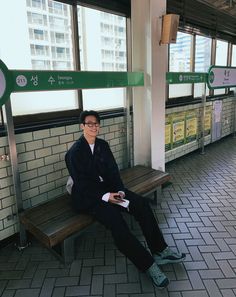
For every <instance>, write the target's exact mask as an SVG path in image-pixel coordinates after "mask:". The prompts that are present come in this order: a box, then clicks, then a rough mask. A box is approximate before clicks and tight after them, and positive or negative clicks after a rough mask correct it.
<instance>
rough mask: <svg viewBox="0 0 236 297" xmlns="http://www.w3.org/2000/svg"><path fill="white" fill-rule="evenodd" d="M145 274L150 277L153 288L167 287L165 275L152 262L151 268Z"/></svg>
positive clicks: (167, 281)
mask: <svg viewBox="0 0 236 297" xmlns="http://www.w3.org/2000/svg"><path fill="white" fill-rule="evenodd" d="M146 273H147V274H148V275H149V276H150V277H151V279H152V281H153V283H154V285H155V286H157V287H158V288H160V289H164V288H166V287H167V286H168V285H169V280H168V278H167V277H166V276H165V274H164V273H163V272H162V271H161V270H160V268H159V267H158V266H157V264H156V263H155V262H154V263H153V264H152V266H151V267H149V268H148V270H147V271H146Z"/></svg>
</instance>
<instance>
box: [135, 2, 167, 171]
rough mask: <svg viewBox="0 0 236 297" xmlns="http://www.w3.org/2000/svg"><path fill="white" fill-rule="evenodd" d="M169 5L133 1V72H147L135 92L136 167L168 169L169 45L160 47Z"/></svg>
mask: <svg viewBox="0 0 236 297" xmlns="http://www.w3.org/2000/svg"><path fill="white" fill-rule="evenodd" d="M165 11H166V1H165V0H164V1H156V0H145V1H143V0H131V28H132V70H133V71H144V74H145V86H144V87H140V88H134V91H133V111H134V164H143V165H151V166H152V167H153V168H155V169H162V170H164V168H165V93H166V83H165V73H166V71H167V45H161V46H160V45H159V41H160V39H161V26H162V19H161V18H162V16H163V15H164V14H165Z"/></svg>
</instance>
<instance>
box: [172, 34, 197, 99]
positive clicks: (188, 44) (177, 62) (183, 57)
mask: <svg viewBox="0 0 236 297" xmlns="http://www.w3.org/2000/svg"><path fill="white" fill-rule="evenodd" d="M191 49H192V36H191V35H190V34H185V33H182V32H178V35H177V42H176V43H175V44H171V45H170V54H169V71H170V72H189V71H192V51H191ZM190 95H192V85H191V84H178V85H170V86H169V98H175V97H183V96H190Z"/></svg>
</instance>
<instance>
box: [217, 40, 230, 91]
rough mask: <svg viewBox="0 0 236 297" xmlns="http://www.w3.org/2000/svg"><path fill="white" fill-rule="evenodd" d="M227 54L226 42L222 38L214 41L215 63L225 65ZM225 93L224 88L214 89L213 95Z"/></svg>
mask: <svg viewBox="0 0 236 297" xmlns="http://www.w3.org/2000/svg"><path fill="white" fill-rule="evenodd" d="M227 54H228V43H227V42H225V41H222V40H217V41H216V62H215V65H218V66H226V65H227ZM221 94H225V89H216V90H214V95H221Z"/></svg>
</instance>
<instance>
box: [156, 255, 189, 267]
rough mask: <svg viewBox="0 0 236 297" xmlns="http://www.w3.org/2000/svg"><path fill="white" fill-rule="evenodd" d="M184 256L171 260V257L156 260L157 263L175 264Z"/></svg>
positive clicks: (182, 259)
mask: <svg viewBox="0 0 236 297" xmlns="http://www.w3.org/2000/svg"><path fill="white" fill-rule="evenodd" d="M185 258H186V256H185V257H184V258H181V259H178V260H172V259H165V260H164V259H163V260H160V261H158V260H156V261H155V262H156V264H157V265H165V264H175V263H181V262H183V261H184V260H185Z"/></svg>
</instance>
